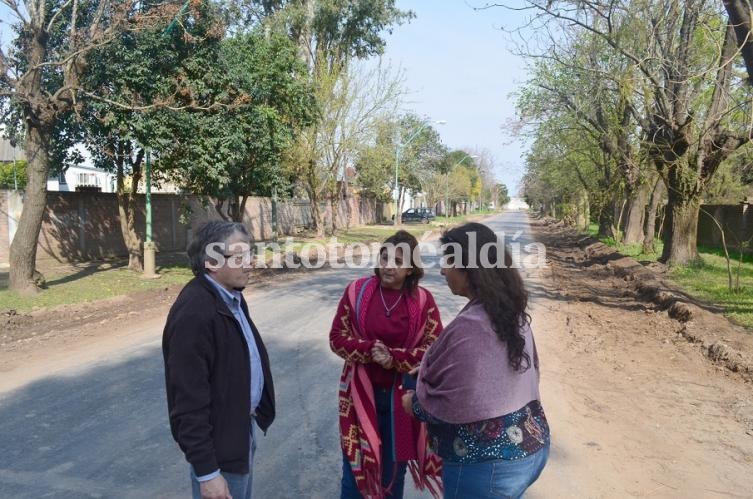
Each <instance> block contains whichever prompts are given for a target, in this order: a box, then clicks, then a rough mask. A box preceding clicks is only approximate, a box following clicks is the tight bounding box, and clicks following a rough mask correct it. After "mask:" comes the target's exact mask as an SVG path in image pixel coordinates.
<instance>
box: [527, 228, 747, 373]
mask: <svg viewBox="0 0 753 499" xmlns="http://www.w3.org/2000/svg"><path fill="white" fill-rule="evenodd" d="M531 226H532V229H533V230H534V233H535V237H536V239H537V240H538V241H540V242H542V243H544V245H545V246H546V248H547V264H548V265H549V266H550V268H551V272H552V277H553V278H554V282H555V283H556V284H557V287H558V290H559V292H560V293H562V295H563V296H567V297H568V298H569V299H575V300H578V301H595V302H598V303H601V304H607V305H614V304H615V302H619V304H620V305H619V306H620V307H621V308H631V307H632V308H633V309H641V308H643V309H644V310H645V311H646V312H647V313H655V312H662V313H666V314H667V315H668V317H670V318H671V319H673V320H674V323H675V325H676V327H674V328H673V331H664V332H655V333H656V334H665V335H669V337H672V336H680V337H682V338H684V339H685V340H687V341H689V342H690V343H692V344H693V345H696V346H697V347H698V348H699V349H700V350H701V351H702V352H703V354H704V355H705V356H706V357H707V358H708V359H709V360H711V361H712V362H714V363H715V364H717V365H720V366H723V367H724V368H726V369H728V370H729V371H731V372H733V373H737V374H739V375H740V376H741V377H742V378H743V379H744V380H746V381H753V335H752V334H751V333H750V332H749V331H747V330H746V329H744V328H742V327H740V326H738V325H736V324H733V323H732V322H730V321H729V320H728V319H726V318H725V317H724V316H723V315H722V313H723V310H721V309H720V308H718V307H715V306H713V305H710V304H707V303H703V302H701V301H698V300H696V299H694V298H692V297H690V296H688V295H687V294H686V293H684V292H683V291H682V290H680V289H679V288H678V287H677V286H676V285H674V284H673V283H672V282H670V281H668V280H667V279H666V276H665V274H666V273H667V268H666V266H664V265H662V264H660V263H657V262H651V263H647V264H646V265H644V264H641V263H639V262H637V261H636V260H635V259H633V258H630V257H627V256H624V255H622V254H621V253H619V252H618V251H616V250H615V249H614V248H611V247H609V246H607V245H605V244H603V243H602V242H600V241H598V240H597V239H594V238H592V237H589V236H584V235H583V234H580V233H578V232H577V231H575V230H573V229H572V228H569V227H566V226H564V225H563V224H561V223H557V222H554V221H552V220H551V219H539V220H532V221H531Z"/></svg>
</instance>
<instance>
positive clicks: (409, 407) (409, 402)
mask: <svg viewBox="0 0 753 499" xmlns="http://www.w3.org/2000/svg"><path fill="white" fill-rule="evenodd" d="M414 393H416V392H414V391H413V390H408V391H406V392H405V393H404V394H403V398H402V399H401V400H400V401H401V402H402V403H403V410H404V411H405V412H406V413H408V415H409V416H413V394H414Z"/></svg>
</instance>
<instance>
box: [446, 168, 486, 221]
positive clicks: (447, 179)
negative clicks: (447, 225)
mask: <svg viewBox="0 0 753 499" xmlns="http://www.w3.org/2000/svg"><path fill="white" fill-rule="evenodd" d="M468 158H470V159H476V158H478V156H477V155H476V154H466V155H465V156H463V158H462V159H461V160H460V161H458V162H457V163H455V164H454V165H452V168H451V169H450V170H454V169H455V167H456V166H460V165H462V164H463V161H465V160H466V159H468ZM449 189H450V172H449V171H448V172H447V173H445V178H444V216H445V219H447V221H449V220H450V215H449V213H447V207H448V204H449V200H448V197H449V192H448V191H449Z"/></svg>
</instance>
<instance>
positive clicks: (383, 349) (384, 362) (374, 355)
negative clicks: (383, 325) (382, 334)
mask: <svg viewBox="0 0 753 499" xmlns="http://www.w3.org/2000/svg"><path fill="white" fill-rule="evenodd" d="M371 359H372V360H373V361H374V362H376V363H377V364H379V365H380V366H382V367H383V368H385V369H392V354H391V353H390V351H389V350H388V349H387V346H386V345H385V344H384V343H382V342H381V341H379V340H377V341H376V342H375V343H374V346H373V347H371Z"/></svg>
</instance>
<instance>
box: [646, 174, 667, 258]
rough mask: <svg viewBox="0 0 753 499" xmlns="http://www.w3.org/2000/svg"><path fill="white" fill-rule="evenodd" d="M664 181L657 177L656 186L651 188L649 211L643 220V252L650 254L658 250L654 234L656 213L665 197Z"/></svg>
mask: <svg viewBox="0 0 753 499" xmlns="http://www.w3.org/2000/svg"><path fill="white" fill-rule="evenodd" d="M664 192H665V189H664V181H663V180H662V179H661V178H657V179H656V182H655V183H654V188H653V189H652V190H651V199H650V201H649V203H648V212H647V213H646V217H645V218H644V220H643V234H644V236H643V253H645V254H649V253H653V252H655V251H656V248H655V247H654V236H655V235H656V214H657V212H658V211H659V204H660V203H661V201H662V199H663V198H664Z"/></svg>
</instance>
